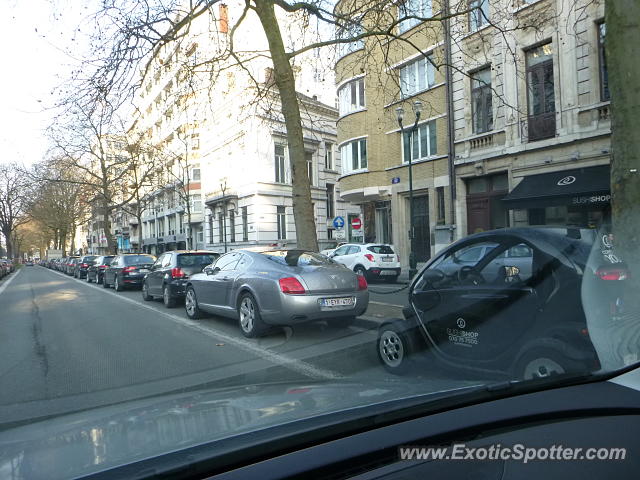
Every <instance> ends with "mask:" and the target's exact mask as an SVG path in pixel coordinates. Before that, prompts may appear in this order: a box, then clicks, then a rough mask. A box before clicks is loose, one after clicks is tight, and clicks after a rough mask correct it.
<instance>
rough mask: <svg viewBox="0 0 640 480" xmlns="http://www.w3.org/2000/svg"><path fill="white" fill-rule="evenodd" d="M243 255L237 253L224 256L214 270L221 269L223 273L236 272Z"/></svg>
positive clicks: (219, 259)
mask: <svg viewBox="0 0 640 480" xmlns="http://www.w3.org/2000/svg"><path fill="white" fill-rule="evenodd" d="M240 257H241V254H240V253H237V252H231V253H227V254H225V255H222V256H221V257H220V258H218V260H216V264H215V265H214V268H219V269H220V270H221V271H229V270H235V267H236V265H237V264H238V260H240Z"/></svg>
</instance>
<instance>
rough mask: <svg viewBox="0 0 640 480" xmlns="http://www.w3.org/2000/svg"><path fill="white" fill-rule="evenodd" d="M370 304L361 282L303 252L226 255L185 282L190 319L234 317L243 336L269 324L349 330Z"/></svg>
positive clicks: (329, 262) (261, 330) (258, 332)
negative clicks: (206, 315) (326, 323)
mask: <svg viewBox="0 0 640 480" xmlns="http://www.w3.org/2000/svg"><path fill="white" fill-rule="evenodd" d="M368 304H369V291H368V290H367V281H366V279H365V278H364V277H362V276H359V275H356V274H355V273H354V272H352V271H351V270H349V269H347V268H345V267H343V266H342V265H339V264H337V263H335V262H334V261H333V260H331V259H329V258H327V257H325V256H324V255H321V254H318V253H314V252H308V251H305V250H270V251H264V252H253V251H248V250H235V251H233V252H231V253H227V254H225V255H223V256H221V257H220V258H218V259H217V260H216V261H215V262H214V263H212V264H211V265H209V266H207V267H205V269H204V271H203V272H202V273H198V274H195V275H192V276H191V277H190V278H189V283H188V284H187V290H186V296H185V308H186V311H187V316H188V317H189V318H200V317H201V316H202V314H203V312H209V313H213V314H218V315H222V316H226V317H231V318H236V319H238V320H239V323H240V329H241V330H242V333H243V334H244V335H245V336H247V337H257V336H260V335H262V334H264V333H266V331H267V330H268V328H269V326H270V325H293V324H297V323H304V322H310V321H315V320H327V321H329V322H332V323H336V324H340V325H348V324H349V323H350V322H351V321H352V320H353V319H355V317H356V316H358V315H362V314H363V313H364V312H365V310H366V309H367V306H368Z"/></svg>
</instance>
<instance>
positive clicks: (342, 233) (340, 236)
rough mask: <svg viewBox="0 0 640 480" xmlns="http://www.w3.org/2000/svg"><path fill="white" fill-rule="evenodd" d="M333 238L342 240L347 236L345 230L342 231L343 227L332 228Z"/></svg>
mask: <svg viewBox="0 0 640 480" xmlns="http://www.w3.org/2000/svg"><path fill="white" fill-rule="evenodd" d="M333 238H335V239H336V240H344V239H345V238H347V232H345V231H344V228H341V229H339V230H334V232H333Z"/></svg>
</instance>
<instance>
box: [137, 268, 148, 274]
mask: <svg viewBox="0 0 640 480" xmlns="http://www.w3.org/2000/svg"><path fill="white" fill-rule="evenodd" d="M138 271H139V272H140V273H149V269H148V268H141V269H140V270H138Z"/></svg>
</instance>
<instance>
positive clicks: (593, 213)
mask: <svg viewBox="0 0 640 480" xmlns="http://www.w3.org/2000/svg"><path fill="white" fill-rule="evenodd" d="M502 201H503V202H504V204H505V205H506V207H507V208H508V209H509V210H513V211H514V224H516V225H517V224H522V223H526V224H528V225H572V226H588V227H596V226H598V225H599V224H600V223H601V222H602V220H603V219H604V218H606V217H607V216H608V214H609V211H610V205H611V190H610V166H609V165H600V166H596V167H584V168H576V169H571V170H560V171H557V172H550V173H542V174H539V175H530V176H528V177H525V178H524V179H523V180H522V181H521V182H520V183H519V184H518V185H517V186H516V187H515V188H514V189H513V190H512V191H511V192H509V194H507V195H506V196H505V197H504V198H503V199H502Z"/></svg>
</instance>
